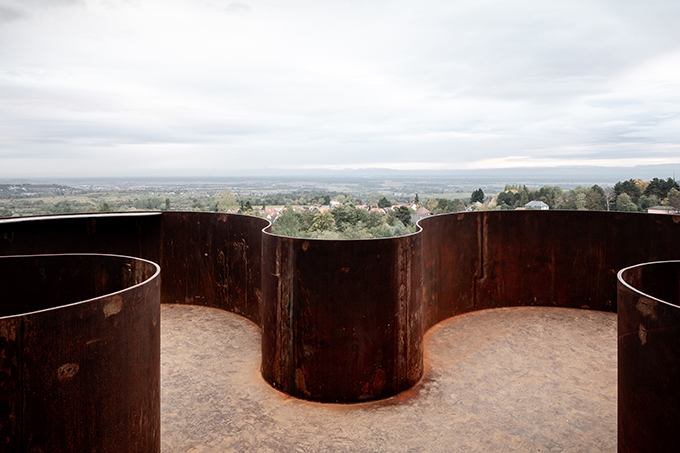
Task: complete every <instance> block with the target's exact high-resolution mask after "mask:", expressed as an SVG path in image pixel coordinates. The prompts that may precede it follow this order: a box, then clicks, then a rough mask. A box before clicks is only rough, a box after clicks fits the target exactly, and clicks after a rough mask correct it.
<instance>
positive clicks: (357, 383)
mask: <svg viewBox="0 0 680 453" xmlns="http://www.w3.org/2000/svg"><path fill="white" fill-rule="evenodd" d="M262 251H263V264H264V267H263V272H262V275H263V278H262V286H263V288H262V294H263V300H262V376H263V377H264V379H265V380H266V381H267V382H269V383H270V384H272V385H273V386H274V387H276V388H278V389H281V390H283V391H284V392H286V393H288V394H291V395H294V396H297V397H300V398H306V399H311V400H315V401H334V402H349V401H364V400H370V399H376V398H384V397H387V396H391V395H394V394H396V393H399V392H400V391H402V390H406V389H407V388H409V387H411V386H412V385H414V384H415V383H416V382H418V380H419V379H420V377H421V375H422V372H423V350H422V349H423V348H422V340H423V317H422V247H421V237H420V235H419V234H413V235H409V236H402V237H398V238H392V239H378V240H349V241H324V240H305V239H295V238H283V237H281V236H275V235H270V234H265V235H264V237H263V248H262Z"/></svg>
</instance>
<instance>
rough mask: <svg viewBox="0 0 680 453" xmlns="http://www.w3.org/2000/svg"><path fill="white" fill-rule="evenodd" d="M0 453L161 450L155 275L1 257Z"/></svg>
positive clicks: (99, 260)
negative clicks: (0, 452) (1, 452)
mask: <svg viewBox="0 0 680 453" xmlns="http://www.w3.org/2000/svg"><path fill="white" fill-rule="evenodd" d="M0 276H2V281H3V295H2V298H0V376H1V378H0V408H2V410H1V411H0V451H3V452H29V451H44V452H48V451H60V452H61V451H64V452H65V451H89V452H120V451H126V452H128V451H129V452H140V453H142V452H154V451H155V452H158V451H160V268H159V267H158V266H157V265H156V264H154V263H151V262H149V261H144V260H140V259H136V258H130V257H125V256H114V255H33V256H6V257H0Z"/></svg>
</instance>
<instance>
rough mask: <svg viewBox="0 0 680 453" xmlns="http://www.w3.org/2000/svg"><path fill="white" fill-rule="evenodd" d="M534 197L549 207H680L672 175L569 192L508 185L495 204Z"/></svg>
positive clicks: (514, 204)
mask: <svg viewBox="0 0 680 453" xmlns="http://www.w3.org/2000/svg"><path fill="white" fill-rule="evenodd" d="M534 200H536V201H542V202H544V203H546V204H547V205H548V206H549V207H550V209H565V210H590V211H632V212H636V211H637V212H645V211H646V210H647V209H648V208H650V207H653V206H669V207H673V208H675V209H676V210H680V186H679V185H678V183H677V182H676V181H675V180H673V179H672V178H668V179H666V180H663V179H659V178H654V179H652V180H651V181H643V180H641V179H629V180H627V181H619V182H617V183H616V184H614V187H606V188H602V187H600V186H598V185H597V184H596V185H594V186H592V187H582V186H577V187H575V188H573V189H569V190H568V191H563V190H562V189H561V188H560V187H557V186H543V187H541V188H540V189H527V187H526V186H520V185H507V186H505V189H504V190H503V192H501V193H499V194H498V195H497V196H496V198H495V205H496V207H497V208H498V209H516V208H518V207H522V206H524V205H526V204H527V203H529V202H530V201H534Z"/></svg>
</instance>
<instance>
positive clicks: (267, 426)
mask: <svg viewBox="0 0 680 453" xmlns="http://www.w3.org/2000/svg"><path fill="white" fill-rule="evenodd" d="M161 313H162V315H161V320H162V324H161V326H162V355H161V361H162V363H161V370H162V371H161V372H162V392H161V413H162V415H161V419H162V424H161V426H162V429H161V441H162V447H161V448H162V452H163V453H175V452H195V453H198V452H229V451H236V452H246V451H248V452H251V451H257V452H325V451H327V452H336V451H338V452H358V451H370V452H416V451H418V452H420V451H427V452H472V451H475V452H511V451H518V452H530V451H533V452H614V451H616V315H615V314H610V313H601V312H591V311H585V310H573V309H559V308H558V309H555V308H507V309H499V310H488V311H481V312H476V313H471V314H468V315H464V316H459V317H457V318H453V319H450V320H447V321H445V322H443V323H441V324H439V325H437V326H435V327H434V328H433V329H431V330H430V332H428V334H427V337H426V341H425V351H426V364H425V365H426V373H425V376H424V378H423V379H422V380H421V381H420V382H419V383H418V384H417V385H416V386H415V387H414V388H413V389H411V390H409V391H407V392H404V393H401V394H399V395H397V396H396V397H393V398H390V399H387V400H383V401H377V402H371V403H361V404H353V405H337V404H319V403H310V402H305V401H301V400H297V399H295V398H291V397H288V396H286V395H284V394H282V393H280V392H278V391H276V390H274V389H272V388H271V387H270V386H269V385H267V384H266V383H265V382H264V381H263V380H262V378H261V377H260V374H259V364H260V343H259V341H260V335H259V329H258V328H257V326H255V325H254V324H252V323H251V322H249V321H247V320H245V319H243V318H241V317H239V316H237V315H234V314H231V313H227V312H223V311H220V310H215V309H210V308H202V307H194V306H179V305H164V306H162V312H161Z"/></svg>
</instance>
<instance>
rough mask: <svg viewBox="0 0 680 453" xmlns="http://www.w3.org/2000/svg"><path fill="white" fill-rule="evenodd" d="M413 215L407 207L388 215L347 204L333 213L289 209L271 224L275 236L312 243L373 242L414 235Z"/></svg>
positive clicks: (314, 209)
mask: <svg viewBox="0 0 680 453" xmlns="http://www.w3.org/2000/svg"><path fill="white" fill-rule="evenodd" d="M411 213H412V211H411V210H409V209H408V208H406V207H405V206H400V207H399V209H392V210H389V211H388V212H387V214H381V213H380V212H378V211H368V210H366V209H363V208H357V207H356V206H354V204H353V203H345V204H343V205H340V206H337V207H335V208H334V209H324V210H319V209H317V208H311V209H303V210H296V209H293V208H292V207H287V208H286V209H284V210H282V211H281V213H280V214H279V216H278V217H277V218H276V221H275V222H274V223H273V224H272V232H273V233H274V234H278V235H281V236H290V237H299V238H311V239H370V238H387V237H394V236H403V235H406V234H410V233H415V231H416V227H415V226H413V225H411Z"/></svg>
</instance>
